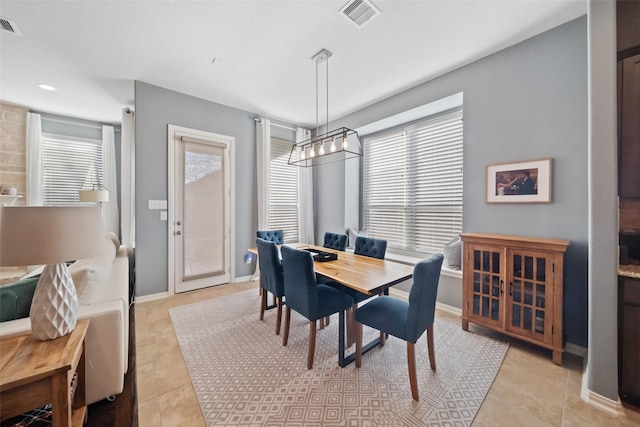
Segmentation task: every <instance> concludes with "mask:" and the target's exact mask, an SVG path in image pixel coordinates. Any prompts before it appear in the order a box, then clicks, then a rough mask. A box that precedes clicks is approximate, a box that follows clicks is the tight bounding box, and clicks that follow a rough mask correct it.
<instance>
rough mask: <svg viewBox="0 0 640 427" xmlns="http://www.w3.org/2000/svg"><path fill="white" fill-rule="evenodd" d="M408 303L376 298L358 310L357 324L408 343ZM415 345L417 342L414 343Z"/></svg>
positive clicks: (389, 298) (399, 300)
mask: <svg viewBox="0 0 640 427" xmlns="http://www.w3.org/2000/svg"><path fill="white" fill-rule="evenodd" d="M408 312H409V303H408V302H407V301H404V300H401V299H398V298H393V297H389V296H381V297H378V298H374V299H372V300H371V301H369V302H368V303H366V304H364V305H363V306H362V307H359V308H358V309H357V310H356V322H359V323H362V324H363V325H367V326H370V327H372V328H374V329H377V330H379V331H383V332H387V333H388V334H390V335H393V336H395V337H398V338H400V339H403V340H405V341H408V336H407V326H406V325H407V313H408ZM413 343H414V344H415V341H413Z"/></svg>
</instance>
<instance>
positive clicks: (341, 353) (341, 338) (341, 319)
mask: <svg viewBox="0 0 640 427" xmlns="http://www.w3.org/2000/svg"><path fill="white" fill-rule="evenodd" d="M385 291H386V293H387V294H388V293H389V290H385ZM340 301H344V287H343V286H340ZM345 317H346V316H345V310H344V309H342V310H340V311H339V314H338V365H340V367H341V368H344V367H345V366H347V365H348V364H349V363H351V362H353V361H354V360H356V354H355V353H351V354H350V355H348V356H345V350H346V345H345V338H346V337H345V332H344V330H345V326H346V325H345V323H346V322H345ZM379 344H380V337H379V336H378V337H377V338H375V339H374V340H373V341H371V342H369V343H368V344H367V345H364V346H362V354H365V353H366V352H368V351H369V350H371V349H372V348H374V347H376V346H378V345H379Z"/></svg>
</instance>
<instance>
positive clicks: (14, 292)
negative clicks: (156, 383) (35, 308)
mask: <svg viewBox="0 0 640 427" xmlns="http://www.w3.org/2000/svg"><path fill="white" fill-rule="evenodd" d="M39 279H40V275H36V276H33V277H29V278H27V279H22V280H18V281H17V282H13V283H7V284H6V285H2V286H0V322H6V321H8V320H14V319H22V318H23V317H29V310H30V309H31V300H32V299H33V294H34V292H35V291H36V285H37V284H38V280H39Z"/></svg>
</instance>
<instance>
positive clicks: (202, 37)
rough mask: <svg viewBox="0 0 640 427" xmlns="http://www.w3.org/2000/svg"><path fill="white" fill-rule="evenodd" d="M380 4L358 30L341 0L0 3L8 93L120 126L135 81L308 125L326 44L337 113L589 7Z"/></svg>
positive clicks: (566, 3) (532, 0) (481, 1)
mask: <svg viewBox="0 0 640 427" xmlns="http://www.w3.org/2000/svg"><path fill="white" fill-rule="evenodd" d="M372 1H373V3H374V4H375V5H376V6H377V7H378V8H379V9H380V11H381V14H380V15H379V16H377V17H376V18H375V19H373V20H372V21H370V22H369V23H368V24H366V25H365V26H364V27H363V28H356V27H355V26H354V25H353V24H351V23H349V22H348V21H347V20H346V19H345V18H344V17H343V16H341V15H340V14H339V13H338V11H339V10H340V8H341V7H342V6H343V5H344V4H345V3H346V0H339V1H332V0H323V1H302V0H297V1H296V0H292V1H267V0H263V1H239V0H235V1H214V0H210V1H193V0H174V1H157V0H140V1H122V0H121V1H116V0H112V1H105V0H85V1H82V2H80V1H63V0H49V1H32V0H19V1H11V0H2V2H1V4H0V15H1V16H2V17H3V18H7V19H11V20H13V21H14V22H15V24H16V26H17V28H18V29H19V30H20V31H21V33H22V36H18V35H14V34H10V33H7V32H6V31H0V100H2V101H4V102H9V103H14V104H19V105H25V106H28V107H30V108H33V109H35V110H39V111H45V112H52V113H57V114H63V115H67V116H73V117H80V118H86V119H91V120H97V121H104V122H113V123H117V122H120V119H121V111H122V108H123V107H127V106H129V107H134V83H133V82H134V80H140V81H143V82H146V83H150V84H153V85H157V86H161V87H164V88H167V89H171V90H174V91H178V92H182V93H185V94H189V95H193V96H196V97H200V98H203V99H206V100H210V101H214V102H218V103H221V104H225V105H229V106H232V107H236V108H239V109H242V110H246V111H250V112H253V113H257V114H259V115H265V116H267V117H271V118H274V119H282V120H285V121H288V122H291V123H295V124H299V125H305V126H314V125H315V122H316V89H315V86H316V81H315V68H316V64H315V62H314V61H312V60H311V58H312V56H313V55H315V54H316V53H317V52H318V51H320V50H321V49H322V48H326V49H329V50H330V51H331V52H333V56H332V57H331V59H330V60H329V116H330V120H333V119H335V118H338V117H341V116H344V115H345V114H348V113H351V112H353V111H355V110H357V109H359V108H361V107H363V106H366V105H370V104H372V103H374V102H376V101H379V100H381V99H384V98H386V97H388V96H390V95H393V94H396V93H399V92H401V91H403V90H405V89H408V88H410V87H412V86H415V85H417V84H419V83H422V82H424V81H427V80H430V79H432V78H434V77H436V76H438V75H441V74H443V73H446V72H448V71H451V70H453V69H455V68H458V67H460V66H462V65H465V64H468V63H470V62H473V61H475V60H477V59H480V58H482V57H484V56H486V55H489V54H491V53H494V52H497V51H499V50H501V49H504V48H505V47H508V46H511V45H513V44H516V43H518V42H520V41H522V40H525V39H527V38H529V37H531V36H534V35H536V34H539V33H541V32H544V31H546V30H548V29H550V28H553V27H555V26H558V25H560V24H563V23H565V22H567V21H570V20H572V19H574V18H577V17H579V16H581V15H584V14H585V13H586V11H587V4H586V0H505V1H487V0H465V1H463V0H448V1H435V0H423V1H418V0H414V1H399V0H394V1H389V0H387V1H383V0H372ZM213 58H217V60H216V61H215V63H214V64H212V60H213ZM321 81H322V78H321ZM38 83H46V84H49V85H52V86H54V87H56V88H57V91H55V92H48V91H44V90H42V89H40V88H38V87H37V84H38ZM320 96H321V98H320V99H321V101H322V102H324V101H323V100H324V92H323V91H322V90H321V95H320ZM320 110H321V111H320V122H321V123H322V122H323V121H324V120H325V112H326V110H325V107H323V106H321V109H320Z"/></svg>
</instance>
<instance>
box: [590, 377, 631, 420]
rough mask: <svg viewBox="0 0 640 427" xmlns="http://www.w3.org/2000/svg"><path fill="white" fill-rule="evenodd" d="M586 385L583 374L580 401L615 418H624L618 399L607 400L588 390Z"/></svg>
mask: <svg viewBox="0 0 640 427" xmlns="http://www.w3.org/2000/svg"><path fill="white" fill-rule="evenodd" d="M586 383H587V381H586V379H585V378H584V373H583V374H582V389H581V390H580V398H581V399H582V400H584V401H585V402H586V403H587V404H588V405H591V406H593V407H595V408H598V409H600V410H601V411H604V412H607V413H609V414H611V415H614V416H616V417H624V416H625V414H624V407H623V406H622V402H620V398H618V400H613V399H609V398H608V397H604V396H602V395H599V394H598V393H596V392H593V391H591V390H589V389H588V388H587V386H586Z"/></svg>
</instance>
